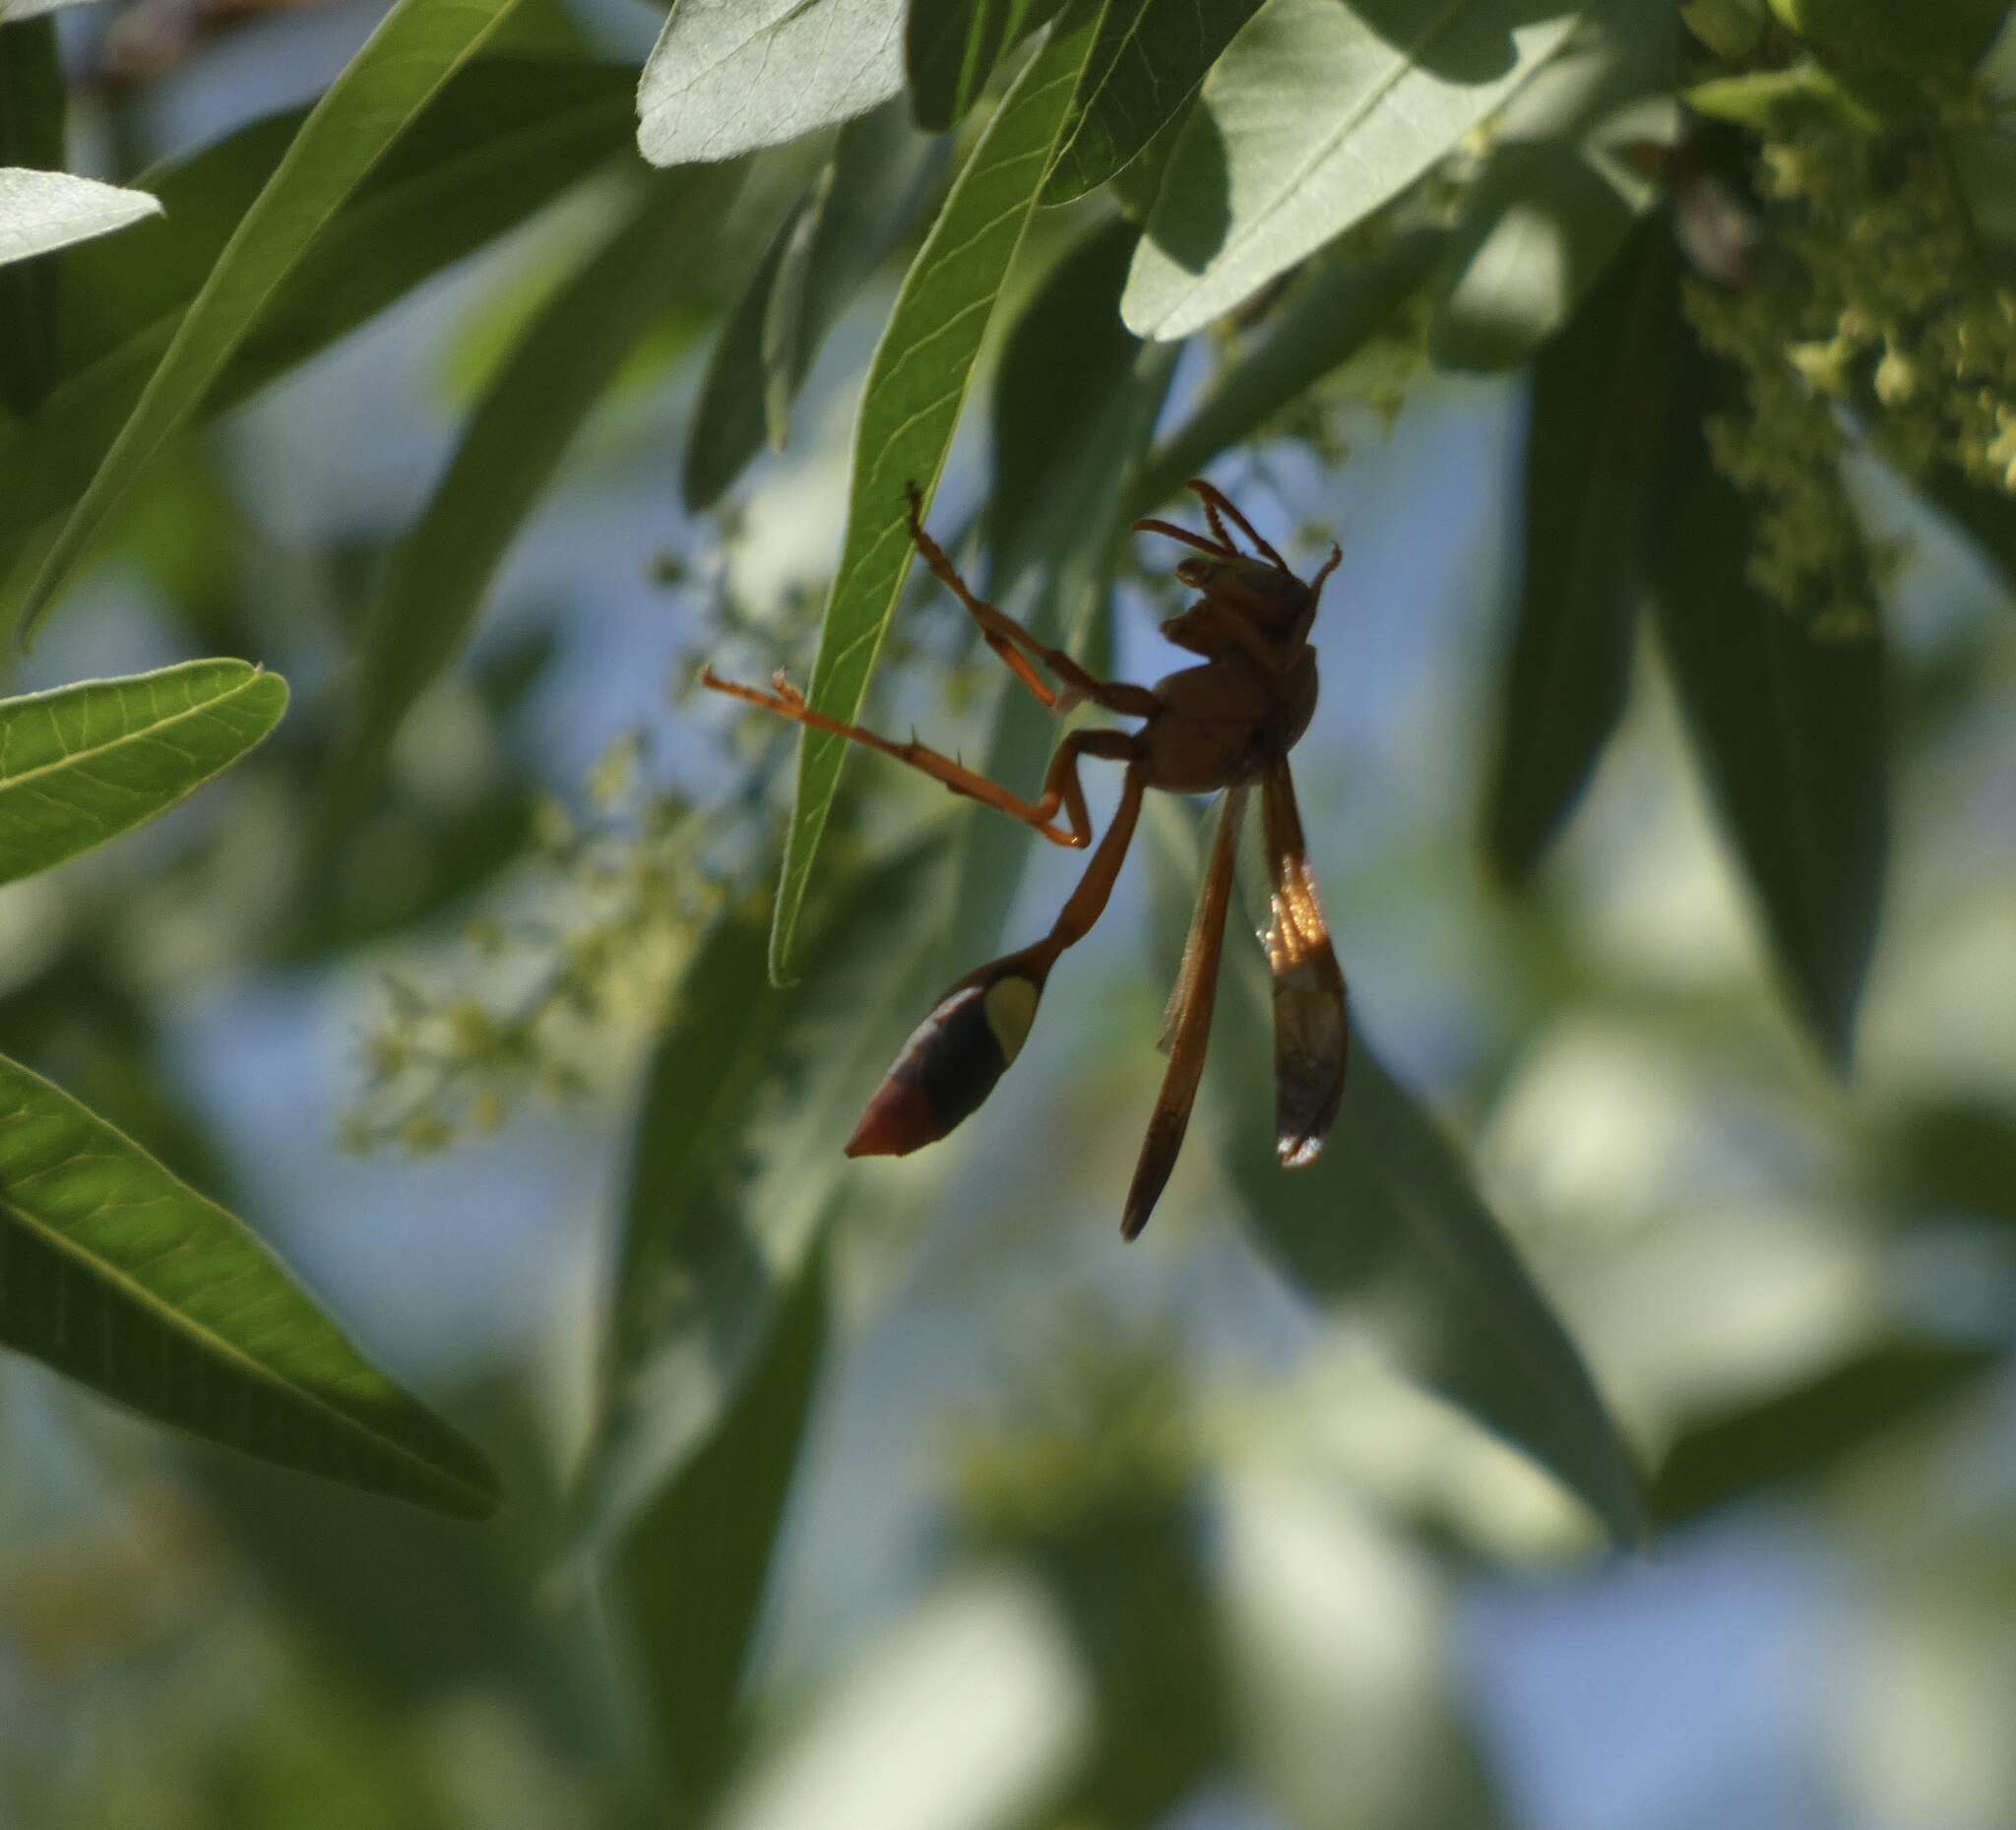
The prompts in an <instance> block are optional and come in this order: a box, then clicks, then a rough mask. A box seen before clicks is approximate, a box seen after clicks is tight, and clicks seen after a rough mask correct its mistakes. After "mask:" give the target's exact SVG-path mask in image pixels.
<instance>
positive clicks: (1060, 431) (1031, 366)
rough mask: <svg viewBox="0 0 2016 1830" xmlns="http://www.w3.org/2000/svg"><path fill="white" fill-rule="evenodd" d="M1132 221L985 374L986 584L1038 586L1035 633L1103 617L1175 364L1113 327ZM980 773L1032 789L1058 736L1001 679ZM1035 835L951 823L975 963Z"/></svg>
mask: <svg viewBox="0 0 2016 1830" xmlns="http://www.w3.org/2000/svg"><path fill="white" fill-rule="evenodd" d="M1133 244H1134V230H1133V228H1132V227H1131V226H1130V225H1129V224H1128V223H1127V222H1125V221H1108V222H1104V223H1102V224H1099V225H1097V226H1096V227H1095V228H1094V229H1093V230H1092V232H1091V233H1089V234H1088V235H1086V236H1085V237H1084V238H1083V239H1082V240H1081V241H1080V242H1079V243H1078V245H1077V246H1076V247H1074V248H1073V249H1072V250H1071V251H1070V252H1069V253H1067V254H1066V255H1065V256H1064V258H1063V259H1062V260H1060V261H1059V262H1058V263H1057V264H1056V266H1055V267H1054V268H1053V269H1052V270H1051V272H1050V273H1049V275H1048V276H1047V277H1046V278H1045V280H1044V282H1043V284H1042V285H1041V287H1040V289H1039V290H1038V292H1037V294H1036V295H1035V297H1034V298H1033V299H1032V300H1031V301H1030V303H1029V306H1028V308H1027V309H1026V310H1025V311H1024V313H1023V315H1022V317H1021V318H1020V319H1019V320H1018V321H1017V322H1016V325H1015V328H1014V330H1013V331H1012V332H1011V333H1010V334H1009V337H1008V339H1007V344H1006V347H1005V348H1004V349H1003V351H1002V355H1001V365H1000V368H999V370H998V371H997V373H996V376H995V383H994V416H993V417H994V492H993V495H992V497H991V499H990V500H989V503H988V507H987V528H988V545H989V551H990V559H991V564H990V569H989V576H988V581H987V588H988V590H989V592H990V593H991V594H992V595H993V596H994V597H995V598H997V599H1001V600H1003V601H1004V602H1006V601H1009V600H1011V599H1016V598H1017V597H1018V594H1020V593H1021V592H1022V590H1023V588H1024V587H1025V586H1028V585H1030V584H1031V583H1032V581H1034V593H1033V600H1032V603H1031V605H1030V607H1029V609H1028V610H1027V612H1026V620H1027V622H1028V625H1029V627H1030V628H1032V629H1033V630H1035V631H1036V633H1037V634H1038V635H1039V636H1040V637H1042V638H1043V639H1044V640H1045V641H1050V642H1059V643H1062V644H1064V645H1065V646H1067V647H1069V646H1072V645H1073V644H1074V643H1081V642H1082V641H1083V640H1084V639H1086V638H1087V637H1088V636H1089V635H1090V634H1091V633H1092V632H1094V631H1095V630H1097V629H1098V628H1099V626H1100V625H1101V624H1102V623H1103V622H1104V621H1105V619H1106V618H1108V617H1109V615H1110V612H1111V601H1112V585H1113V574H1114V572H1115V570H1116V569H1117V568H1118V565H1119V563H1120V560H1121V558H1122V555H1123V552H1124V542H1125V541H1126V540H1127V538H1128V537H1129V536H1128V529H1127V521H1128V519H1129V517H1128V516H1127V513H1126V509H1127V503H1128V500H1129V497H1130V494H1131V484H1132V480H1133V477H1134V474H1135V473H1136V471H1137V470H1138V468H1139V466H1140V463H1141V457H1142V453H1143V451H1144V449H1145V448H1146V446H1147V443H1148V440H1149V437H1150V436H1151V435H1152V433H1153V432H1154V430H1155V422H1156V418H1157V416H1158V415H1159V414H1160V412H1161V410H1162V405H1163V402H1164V400H1165V399H1166V396H1167V393H1168V385H1169V381H1170V378H1171V376H1172V375H1173V372H1174V365H1173V363H1172V362H1171V361H1169V360H1167V359H1166V356H1167V355H1168V353H1169V352H1166V351H1162V350H1156V351H1151V352H1147V353H1145V354H1144V352H1143V350H1142V347H1141V343H1140V340H1139V339H1138V338H1136V337H1134V336H1133V335H1131V334H1130V333H1129V332H1128V330H1127V329H1126V327H1125V326H1124V325H1122V324H1121V322H1120V314H1119V298H1120V287H1121V285H1122V284H1124V283H1125V281H1126V277H1127V261H1128V257H1129V255H1130V253H1131V252H1132V249H1133ZM999 695H1000V696H999V701H998V704H999V710H998V711H997V713H996V714H995V718H994V726H993V731H992V733H991V735H990V737H989V740H988V743H987V749H986V756H985V761H984V762H983V764H982V765H981V768H982V773H984V774H986V775H987V776H989V777H990V778H991V779H993V780H994V781H997V782H1009V783H1015V784H1027V785H1030V786H1032V787H1033V786H1034V785H1035V784H1036V783H1037V782H1038V781H1040V779H1041V776H1042V771H1043V766H1044V764H1045V762H1046V761H1047V760H1048V757H1049V753H1050V751H1051V749H1052V748H1053V747H1054V746H1055V744H1056V742H1057V739H1058V736H1059V735H1060V733H1061V729H1062V726H1061V722H1060V721H1059V720H1058V718H1057V717H1056V715H1055V714H1054V713H1052V712H1049V711H1046V710H1045V709H1044V708H1043V707H1042V706H1041V705H1040V704H1039V703H1038V702H1037V700H1036V699H1035V697H1034V696H1033V695H1031V694H1029V693H1027V692H1025V691H1024V690H1023V689H1022V687H1021V686H1020V685H1019V684H1018V683H1017V682H1015V681H1014V680H1012V679H1011V678H1009V676H1008V675H1007V673H1006V672H1005V670H1004V671H1003V673H1002V675H1001V686H1000V689H999ZM1035 842H1036V835H1035V834H1034V833H1032V832H1031V831H1030V830H1029V829H1028V828H1027V827H1025V826H1020V825H1018V824H1016V823H1015V822H1014V821H1012V820H1005V819H1002V818H1000V817H999V816H997V815H995V816H990V815H989V814H988V813H987V812H986V810H984V809H976V814H975V817H974V818H972V819H969V820H967V821H966V822H965V823H964V824H963V825H962V827H961V829H960V832H959V837H958V841H957V845H958V866H957V869H958V887H957V889H956V890H955V892H954V895H953V898H952V903H951V918H950V920H949V921H948V922H947V924H946V930H945V933H946V940H947V942H948V944H956V945H957V946H958V948H959V949H960V951H961V953H962V955H963V956H966V957H967V959H968V961H969V963H970V961H971V960H972V959H979V958H984V957H985V956H986V955H987V954H989V953H991V952H993V951H995V950H996V949H997V947H998V945H999V938H998V937H999V935H1000V931H1001V926H1002V923H1003V922H1004V921H1005V920H1006V919H1007V915H1008V910H1009V906H1010V904H1011V903H1012V902H1013V901H1014V899H1015V892H1016V889H1017V887H1018V886H1019V885H1020V883H1021V880H1022V874H1023V871H1024V869H1025V867H1026V866H1027V864H1028V861H1029V854H1030V850H1031V847H1032V845H1033V844H1034V843H1035Z"/></svg>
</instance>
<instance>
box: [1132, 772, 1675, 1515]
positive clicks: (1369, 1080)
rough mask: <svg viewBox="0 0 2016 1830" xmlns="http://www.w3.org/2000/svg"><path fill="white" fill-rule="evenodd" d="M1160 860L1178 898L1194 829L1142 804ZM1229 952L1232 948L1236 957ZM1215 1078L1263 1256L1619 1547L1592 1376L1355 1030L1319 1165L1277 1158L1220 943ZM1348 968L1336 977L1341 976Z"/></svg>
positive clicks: (1632, 1478) (1256, 1029)
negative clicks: (1537, 1468)
mask: <svg viewBox="0 0 2016 1830" xmlns="http://www.w3.org/2000/svg"><path fill="white" fill-rule="evenodd" d="M1156 813H1157V817H1156V819H1155V822H1154V824H1153V825H1152V826H1151V827H1150V829H1149V830H1150V832H1151V834H1152V836H1153V839H1154V842H1155V844H1156V847H1157V852H1158V855H1159V859H1160V860H1161V861H1163V863H1164V864H1165V867H1168V866H1170V865H1173V869H1174V872H1175V873H1176V874H1179V875H1180V878H1181V880H1182V881H1183V882H1184V884H1185V885H1186V887H1187V885H1188V884H1190V883H1193V882H1194V880H1195V875H1196V872H1197V870H1198V869H1199V868H1201V864H1202V858H1201V855H1200V852H1199V849H1198V846H1197V841H1196V834H1195V824H1194V822H1193V821H1191V820H1189V819H1188V818H1186V817H1185V816H1183V815H1181V814H1180V813H1177V812H1175V810H1173V809H1169V808H1165V807H1163V806H1162V805H1161V804H1160V797H1158V802H1157V803H1156ZM1235 943H1236V944H1235ZM1227 946H1228V951H1229V957H1228V960H1227V962H1226V964H1227V968H1228V971H1227V978H1228V979H1229V988H1228V989H1226V990H1225V991H1223V992H1222V993H1221V997H1220V1010H1219V1023H1220V1025H1221V1027H1222V1031H1223V1033H1222V1034H1215V1035H1214V1037H1213V1040H1212V1053H1213V1055H1214V1057H1216V1058H1217V1060H1218V1062H1219V1065H1220V1068H1221V1070H1224V1069H1225V1064H1226V1063H1228V1062H1230V1063H1237V1064H1240V1066H1239V1067H1237V1068H1234V1069H1232V1070H1230V1071H1221V1072H1219V1073H1217V1074H1215V1075H1214V1076H1213V1077H1212V1084H1213V1086H1214V1087H1215V1088H1216V1089H1217V1090H1218V1092H1217V1096H1216V1097H1217V1099H1218V1100H1219V1102H1220V1103H1221V1104H1222V1105H1223V1106H1224V1107H1225V1108H1226V1109H1225V1110H1224V1113H1223V1121H1224V1124H1225V1127H1226V1130H1225V1136H1226V1144H1225V1150H1226V1161H1227V1167H1228V1169H1229V1175H1230V1178H1231V1182H1232V1186H1233V1187H1234V1188H1235V1189H1236V1190H1237V1192H1238V1193H1239V1194H1240V1195H1241V1196H1242V1197H1243V1199H1244V1202H1245V1207H1246V1220H1247V1223H1248V1226H1249V1228H1250V1230H1251V1231H1252V1233H1253V1235H1254V1239H1255V1242H1256V1243H1257V1244H1258V1245H1259V1247H1260V1249H1261V1250H1262V1251H1263V1252H1265V1253H1266V1255H1267V1256H1268V1257H1269V1258H1270V1259H1271V1260H1272V1261H1273V1262H1274V1263H1275V1264H1276V1266H1278V1267H1279V1269H1280V1270H1281V1271H1282V1273H1283V1274H1284V1275H1285V1276H1286V1277H1287V1278H1288V1280H1289V1281H1290V1283H1291V1284H1292V1285H1293V1286H1294V1287H1295V1289H1296V1290H1298V1291H1299V1292H1300V1293H1301V1294H1303V1295H1304V1296H1306V1297H1307V1298H1308V1299H1309V1300H1310V1301H1311V1302H1313V1303H1315V1304H1317V1305H1318V1306H1319V1307H1321V1308H1323V1309H1324V1310H1326V1311H1328V1312H1331V1313H1334V1314H1336V1315H1337V1316H1338V1317H1339V1318H1340V1319H1341V1320H1343V1321H1345V1322H1346V1323H1347V1324H1348V1325H1349V1326H1351V1327H1353V1328H1354V1329H1358V1328H1363V1329H1367V1330H1369V1332H1370V1333H1371V1334H1372V1335H1373V1337H1374V1338H1375V1339H1377V1340H1378V1341H1379V1342H1380V1343H1381V1344H1382V1346H1384V1347H1385V1348H1386V1349H1387V1350H1388V1351H1389V1352H1391V1353H1392V1354H1393V1356H1394V1357H1395V1358H1396V1360H1398V1362H1399V1363H1400V1365H1401V1366H1402V1368H1403V1369H1404V1370H1405V1371H1406V1372H1407V1373H1408V1375H1409V1376H1410V1377H1412V1378H1414V1379H1417V1380H1418V1381H1419V1382H1420V1383H1421V1384H1423V1385H1425V1386H1427V1387H1428V1388H1429V1389H1430V1390H1432V1391H1435V1392H1438V1393H1440V1394H1441V1395H1442V1396H1443V1397H1445V1398H1447V1399H1448V1400H1449V1401H1450V1402H1451V1403H1453V1404H1455V1405H1458V1406H1460V1407H1461V1408H1462V1409H1463V1410H1465V1411H1467V1412H1469V1413H1470V1415H1471V1416H1472V1417H1473V1418H1475V1419H1476V1420H1478V1421H1479V1422H1480V1423H1481V1424H1482V1425H1483V1426H1484V1427H1485V1428H1486V1429H1488V1430H1490V1431H1491V1432H1492V1433H1493V1434H1494V1435H1496V1436H1498V1437H1500V1438H1501V1439H1502V1440H1504V1441H1506V1442H1508V1443H1510V1444H1511V1445H1512V1446H1513V1447H1514V1448H1517V1449H1520V1450H1522V1451H1523V1452H1524V1453H1526V1454H1527V1455H1529V1456H1531V1457H1532V1458H1533V1459H1534V1460H1535V1461H1536V1462H1538V1463H1539V1464H1540V1465H1541V1466H1542V1467H1543V1468H1544V1469H1546V1470H1547V1471H1548V1472H1549V1473H1550V1474H1552V1475H1553V1476H1554V1478H1555V1479H1556V1480H1557V1481H1559V1482H1560V1483H1561V1484H1562V1485H1563V1486H1565V1487H1566V1488H1567V1489H1568V1490H1569V1491H1570V1492H1572V1493H1574V1494H1575V1495H1577V1496H1578V1497H1579V1498H1580V1499H1581V1500H1582V1501H1583V1502H1584V1503H1585V1504H1586V1505H1588V1506H1589V1507H1590V1509H1591V1510H1592V1511H1593V1512H1595V1514H1596V1515H1597V1517H1598V1518H1600V1519H1601V1520H1602V1521H1603V1522H1604V1524H1605V1525H1606V1526H1607V1528H1608V1530H1609V1531H1610V1533H1611V1535H1612V1536H1613V1537H1614V1538H1616V1539H1617V1540H1618V1541H1619V1542H1620V1543H1623V1544H1634V1543H1637V1542H1639V1541H1640V1540H1641V1539H1642V1538H1643V1536H1644V1533H1645V1514H1644V1509H1643V1499H1642V1494H1641V1491H1640V1486H1639V1481H1638V1476H1637V1473H1636V1471H1635V1470H1634V1468H1633V1466H1632V1463H1631V1456H1630V1453H1629V1450H1628V1449H1627V1448H1626V1446H1625V1444H1624V1442H1623V1439H1622V1438H1621V1436H1620V1435H1619V1434H1618V1431H1617V1427H1616V1425H1615V1423H1614V1422H1613V1421H1612V1420H1611V1419H1610V1416H1609V1414H1608V1412H1607V1410H1606V1408H1605V1406H1604V1402H1603V1399H1602V1397H1601V1395H1600V1394H1599V1393H1598V1391H1597V1389H1596V1385H1595V1383H1594V1381H1593V1380H1592V1379H1591V1377H1590V1374H1589V1369H1588V1367H1587V1366H1586V1365H1585V1364H1584V1363H1583V1359H1582V1357H1581V1355H1580V1354H1579V1353H1578V1352H1577V1351H1576V1347H1575V1344H1574V1342H1573V1341H1572V1340H1571V1339H1570V1338H1569V1335H1568V1332H1567V1330H1566V1329H1565V1328H1563V1327H1562V1325H1561V1322H1560V1320H1559V1318H1558V1317H1557V1316H1556V1315H1555V1314H1554V1311H1553V1309H1552V1308H1551V1307H1550V1306H1549V1304H1548V1302H1547V1300H1546V1298H1545V1296H1544V1294H1542V1293H1541V1291H1540V1290H1539V1289H1538V1288H1536V1286H1535V1285H1534V1282H1533V1280H1532V1278H1531V1277H1530V1276H1529V1274H1528V1273H1527V1270H1526V1267H1525V1266H1524V1265H1523V1264H1522V1263H1521V1262H1520V1259H1519V1255H1518V1252H1517V1251H1516V1250H1515V1249H1514V1247H1513V1245H1512V1242H1511V1240H1510V1239H1508V1238H1507V1237H1506V1235H1505V1232H1504V1230H1503V1229H1502V1228H1501V1227H1500V1226H1499V1224H1498V1221H1497V1219H1496V1218H1495V1216H1493V1214H1492V1213H1491V1211H1490V1209H1489V1208H1488V1207H1486V1206H1485V1205H1484V1203H1483V1201H1482V1199H1481V1197H1480V1196H1479V1194H1478V1192H1477V1189H1476V1187H1475V1186H1474V1185H1473V1183H1472V1181H1471V1178H1470V1176H1469V1174H1468V1172H1467V1171H1466V1169H1465V1167H1464V1165H1463V1162H1462V1160H1461V1159H1460V1158H1459V1157H1458V1155H1457V1153H1456V1151H1455V1150H1454V1149H1453V1148H1452V1147H1451V1146H1450V1144H1449V1143H1448V1141H1447V1140H1446V1139H1445V1138H1444V1136H1443V1135H1442V1132H1441V1130H1440V1128H1439V1127H1438V1126H1437V1125H1436V1124H1435V1122H1434V1120H1433V1119H1432V1118H1431V1117H1429V1115H1428V1114H1427V1113H1426V1112H1424V1111H1423V1110H1422V1109H1421V1108H1420V1107H1419V1105H1418V1104H1416V1103H1415V1101H1414V1100H1413V1099H1411V1098H1410V1097H1409V1095H1408V1094H1407V1092H1406V1091H1405V1090H1404V1089H1403V1088H1402V1087H1401V1086H1400V1084H1399V1083H1398V1082H1397V1081H1395V1080H1394V1079H1393V1077H1392V1076H1391V1075H1390V1074H1388V1073H1387V1071H1386V1069H1385V1068H1384V1066H1383V1065H1382V1064H1381V1063H1380V1061H1379V1058H1378V1056H1377V1055H1376V1054H1375V1053H1374V1052H1373V1051H1372V1049H1371V1047H1370V1046H1369V1045H1368V1044H1367V1042H1366V1041H1365V1039H1364V1036H1363V1034H1362V1032H1360V1031H1359V1030H1358V1029H1357V1028H1356V1027H1355V1026H1354V1028H1353V1031H1352V1041H1351V1077H1350V1082H1349V1084H1348V1085H1347V1087H1346V1088H1345V1094H1344V1104H1343V1105H1342V1106H1341V1107H1340V1109H1339V1113H1338V1118H1337V1124H1336V1128H1335V1129H1334V1130H1333V1131H1332V1132H1331V1134H1330V1138H1329V1141H1328V1143H1326V1144H1325V1146H1324V1149H1323V1155H1322V1156H1321V1157H1320V1158H1319V1159H1318V1160H1317V1161H1316V1162H1315V1163H1314V1164H1312V1165H1310V1166H1309V1167H1306V1168H1300V1169H1292V1170H1289V1169H1284V1168H1282V1167H1281V1165H1280V1163H1279V1162H1278V1161H1277V1160H1276V1156H1275V1147H1274V1128H1273V1125H1272V1122H1271V1114H1272V1109H1273V1089H1272V1088H1271V1087H1268V1086H1266V1085H1265V1078H1266V1077H1265V1075H1264V1074H1258V1075H1256V1074H1255V1073H1254V1072H1253V1071H1252V1064H1259V1063H1264V1062H1266V1061H1268V1060H1269V1059H1270V1058H1271V1056H1270V1053H1269V1050H1270V1047H1271V1043H1270V1041H1269V1040H1268V1035H1267V1022H1268V1019H1267V1016H1266V1010H1267V1003H1268V995H1267V989H1266V984H1265V973H1264V970H1263V967H1262V964H1261V959H1260V955H1259V953H1258V950H1257V949H1255V948H1254V947H1252V946H1250V945H1247V944H1244V943H1243V942H1241V941H1238V939H1237V937H1236V936H1234V937H1232V939H1229V940H1228V942H1227ZM1349 965H1350V962H1349V959H1348V958H1347V960H1346V967H1347V970H1349Z"/></svg>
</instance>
